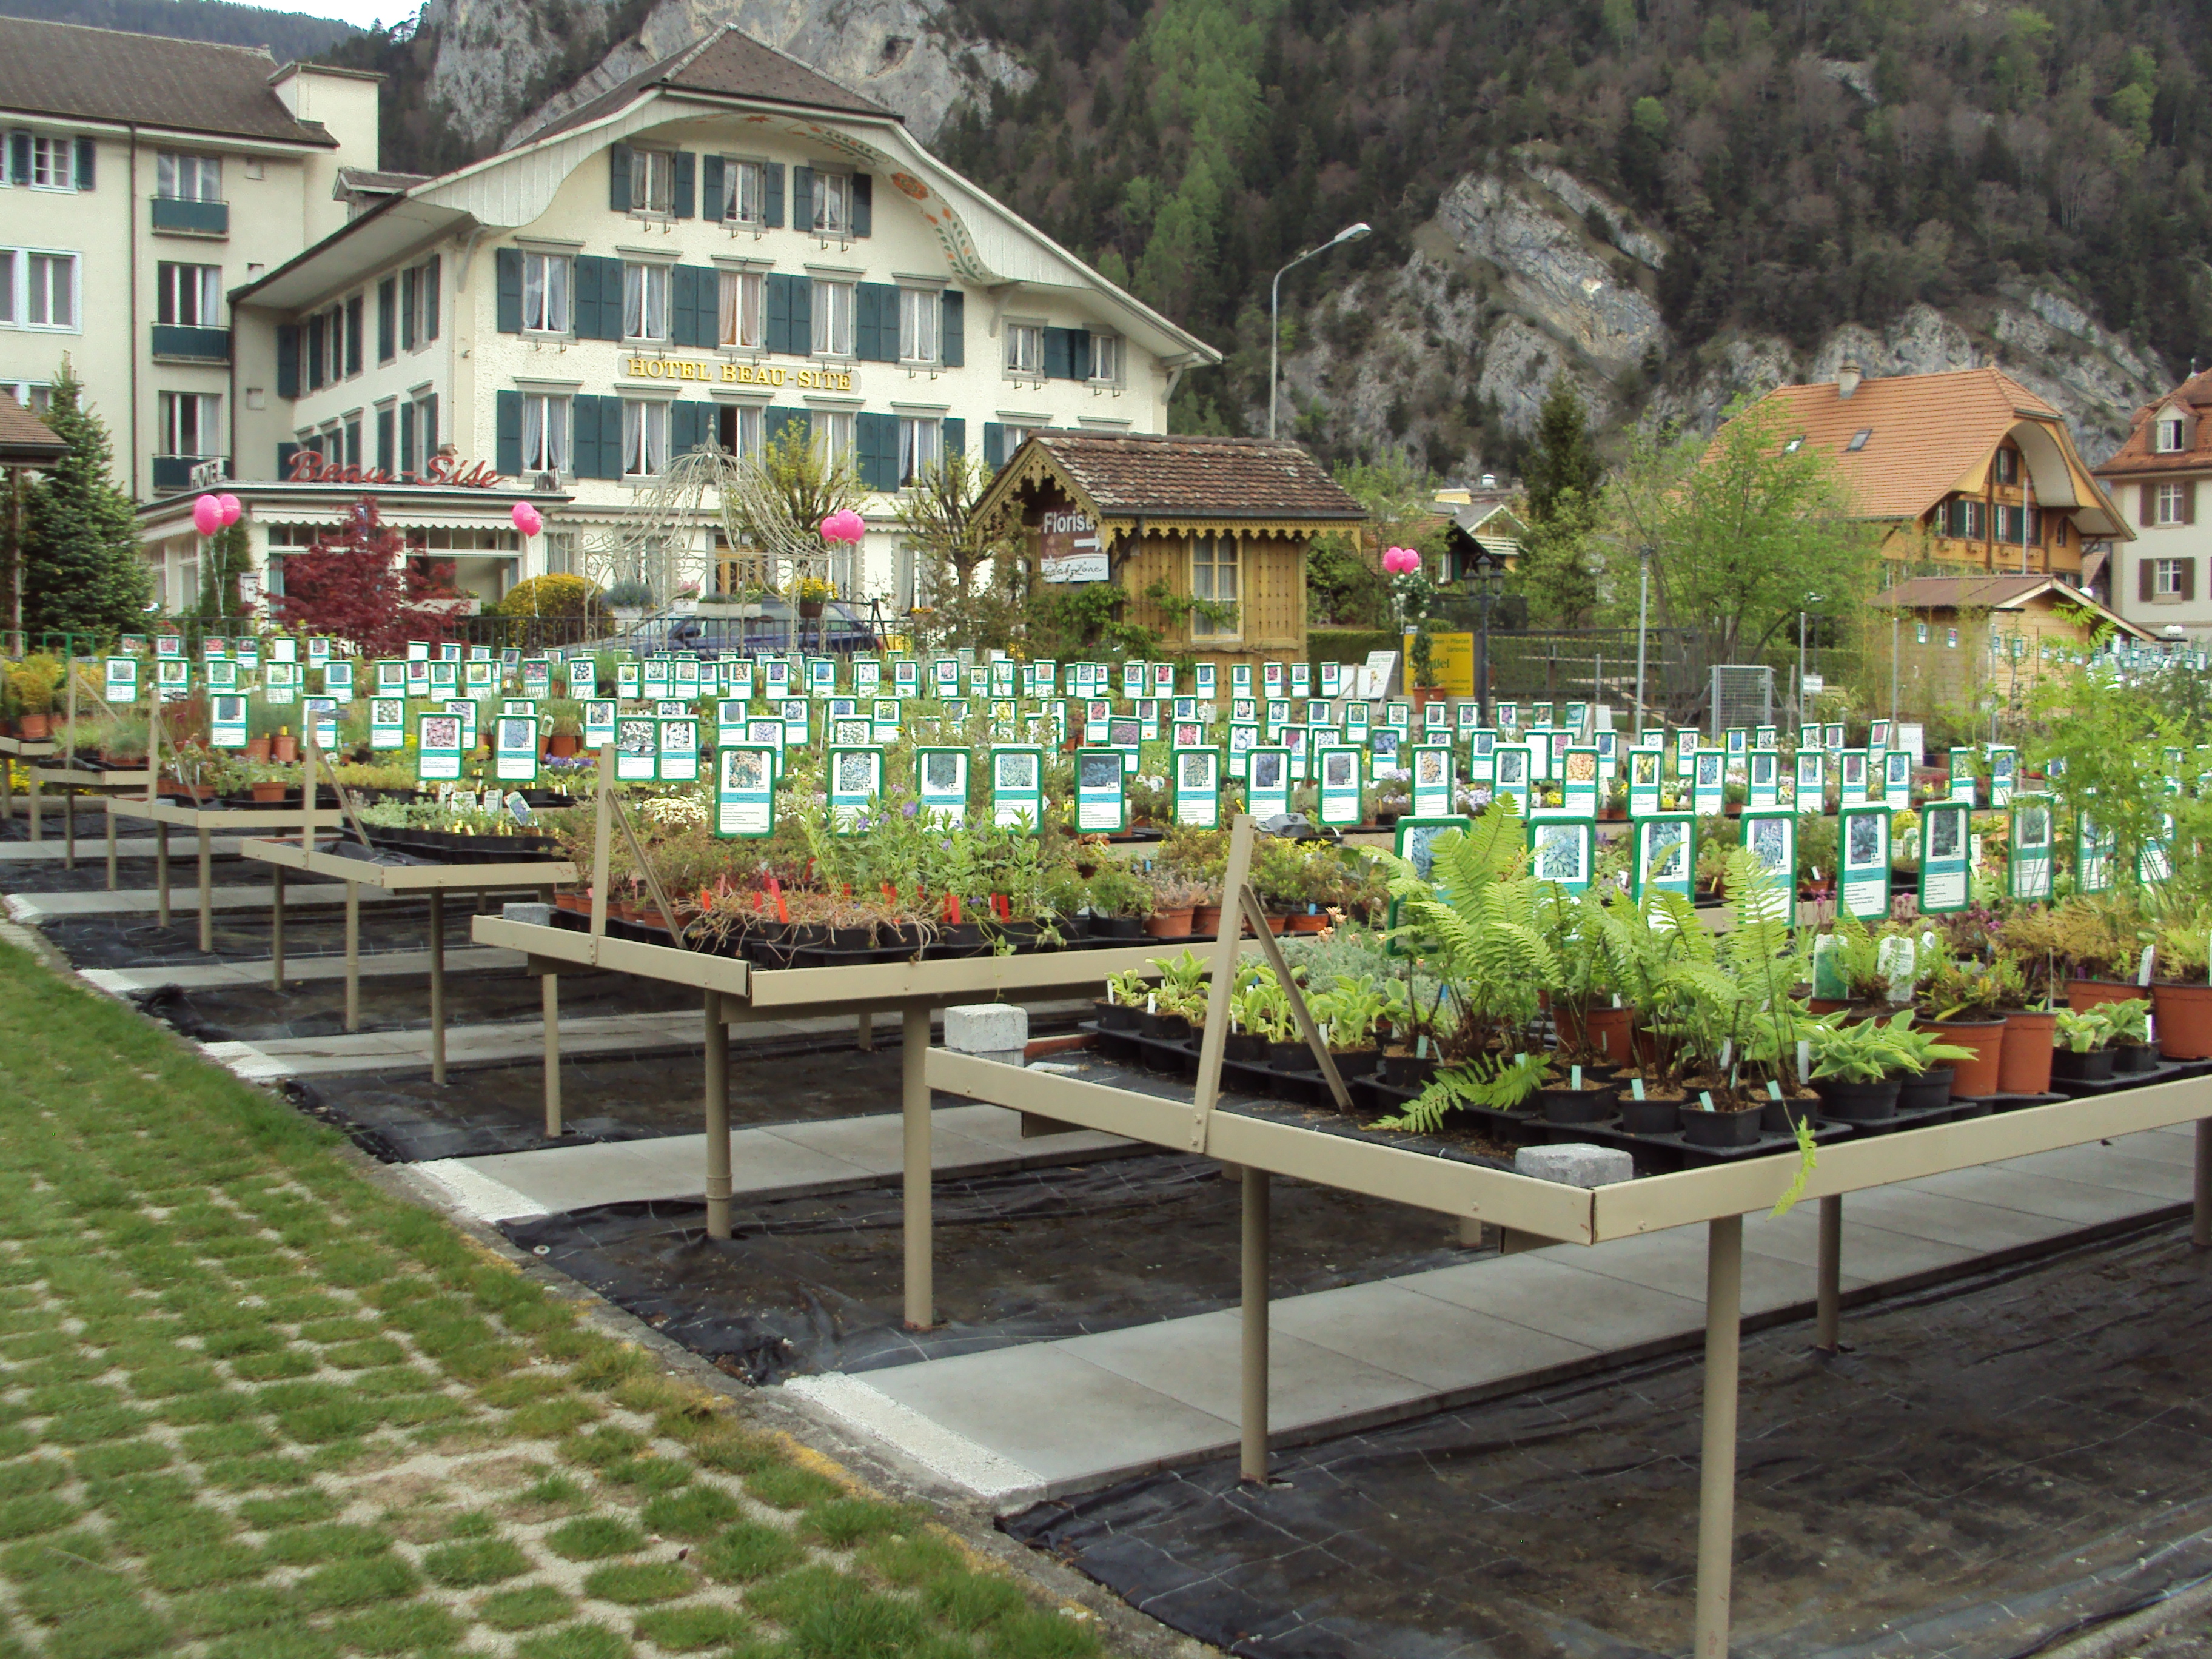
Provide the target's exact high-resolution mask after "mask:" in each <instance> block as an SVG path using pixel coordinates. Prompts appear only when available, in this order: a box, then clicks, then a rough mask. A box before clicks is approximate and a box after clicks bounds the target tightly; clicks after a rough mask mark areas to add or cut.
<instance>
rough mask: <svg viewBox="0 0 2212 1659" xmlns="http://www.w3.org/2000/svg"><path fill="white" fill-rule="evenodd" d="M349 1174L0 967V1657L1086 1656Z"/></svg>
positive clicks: (113, 1016)
mask: <svg viewBox="0 0 2212 1659" xmlns="http://www.w3.org/2000/svg"><path fill="white" fill-rule="evenodd" d="M460 1086H465V1085H460ZM340 1145H341V1143H340V1141H339V1139H338V1138H337V1135H336V1134H335V1133H332V1132H331V1131H329V1130H327V1129H325V1128H323V1127H319V1126H318V1125H316V1124H313V1123H312V1122H310V1121H307V1119H305V1118H302V1117H301V1116H300V1115H297V1114H295V1112H293V1111H292V1110H291V1109H289V1108H288V1107H287V1106H285V1105H284V1104H283V1103H281V1102H278V1101H276V1100H274V1099H272V1098H270V1097H269V1096H267V1095H264V1094H263V1093H261V1092H259V1091H256V1090H253V1089H252V1088H249V1087H247V1086H246V1085H244V1084H242V1083H240V1082H239V1081H237V1080H236V1079H234V1078H232V1077H231V1076H230V1075H229V1074H228V1073H224V1072H222V1071H220V1070H218V1069H216V1067H215V1066H211V1065H209V1064H207V1063H206V1062H204V1061H203V1060H200V1059H198V1058H197V1056H195V1055H193V1054H191V1053H190V1052H188V1051H187V1050H186V1049H185V1048H184V1047H183V1046H182V1045H180V1044H179V1042H176V1041H175V1040H174V1039H173V1037H171V1036H167V1034H165V1033H164V1032H162V1031H161V1030H158V1029H156V1028H155V1027H154V1026H152V1025H151V1024H148V1023H147V1022H145V1021H144V1020H143V1019H142V1018H139V1017H138V1016H137V1015H136V1014H134V1013H133V1012H131V1011H130V1010H129V1009H127V1008H125V1007H124V1006H120V1005H118V1004H117V1003H115V1002H112V1001H111V1000H107V999H106V998H104V997H100V996H98V995H95V994H92V993H91V992H88V991H85V990H82V989H80V988H78V987H75V986H73V985H71V984H70V983H67V982H66V981H63V980H61V979H59V978H58V977H57V976H55V975H53V974H52V973H51V972H49V971H48V970H47V969H46V968H45V967H44V966H43V965H41V964H40V963H39V962H38V961H36V960H35V959H34V958H33V957H31V956H29V955H27V954H26V953H25V952H23V951H19V950H17V949H15V948H14V947H12V946H9V945H0V1589H4V1603H5V1606H4V1613H0V1659H18V1656H23V1655H29V1654H46V1655H52V1656H54V1659H131V1656H134V1655H140V1654H163V1655H172V1654H174V1655H197V1656H206V1659H233V1656H234V1659H324V1656H337V1655H341V1654H365V1655H385V1654H398V1655H415V1654H430V1655H435V1654H444V1653H449V1652H450V1653H474V1654H487V1655H493V1654H503V1655H513V1656H517V1659H621V1656H627V1655H657V1654H709V1655H718V1654H719V1655H744V1656H754V1659H764V1656H768V1655H778V1656H782V1655H788V1656H792V1659H893V1656H901V1659H903V1656H919V1659H957V1656H971V1659H1063V1656H1065V1659H1077V1656H1083V1655H1087V1654H1091V1653H1094V1652H1097V1651H1098V1644H1097V1638H1096V1637H1095V1636H1094V1635H1093V1634H1092V1633H1091V1631H1090V1630H1089V1629H1087V1628H1086V1627H1085V1626H1083V1625H1081V1624H1079V1623H1077V1622H1074V1621H1073V1620H1069V1619H1067V1618H1066V1617H1063V1616H1061V1615H1060V1614H1059V1613H1055V1612H1054V1611H1052V1610H1050V1609H1048V1608H1047V1607H1042V1606H1041V1605H1039V1604H1037V1603H1036V1602H1035V1601H1032V1600H1031V1599H1030V1597H1029V1596H1028V1595H1026V1594H1024V1591H1023V1589H1021V1588H1020V1587H1019V1586H1018V1584H1017V1583H1015V1582H1014V1581H1013V1580H1012V1578H1010V1577H1006V1575H1004V1574H1001V1573H998V1572H996V1571H991V1570H989V1569H987V1568H983V1567H980V1566H979V1565H978V1564H977V1563H976V1562H975V1560H974V1559H971V1558H969V1557H967V1556H965V1555H964V1554H963V1552H962V1551H961V1550H960V1549H959V1548H958V1547H956V1545H955V1544H954V1543H953V1542H952V1541H951V1538H950V1535H949V1534H945V1533H943V1532H942V1531H939V1530H937V1529H935V1528H932V1527H931V1526H930V1525H929V1524H928V1523H927V1520H926V1517H925V1516H923V1515H922V1514H921V1513H919V1512H917V1511H915V1510H910V1509H905V1508H900V1507H895V1506H892V1505H888V1504H881V1503H878V1502H875V1501H872V1499H870V1498H868V1497H867V1496H866V1495H865V1494H860V1493H855V1492H853V1491H851V1490H849V1489H848V1486H846V1485H845V1484H844V1483H843V1482H842V1481H841V1480H837V1479H835V1478H830V1477H829V1472H828V1470H827V1466H824V1465H821V1464H820V1463H819V1460H815V1467H812V1468H809V1467H807V1462H808V1458H807V1455H806V1454H805V1452H804V1451H803V1450H800V1449H797V1448H795V1447H793V1446H792V1445H791V1444H790V1443H788V1442H786V1441H782V1440H780V1439H778V1438H776V1437H771V1436H769V1435H767V1434H763V1433H761V1432H759V1431H754V1430H751V1429H749V1428H748V1427H747V1426H746V1425H744V1422H743V1421H742V1420H741V1419H740V1418H739V1416H738V1413H737V1412H736V1411H735V1410H734V1409H733V1408H732V1406H731V1405H730V1403H729V1402H728V1401H725V1400H722V1399H720V1397H718V1396H716V1395H711V1394H709V1393H708V1392H706V1391H704V1390H702V1389H698V1388H696V1386H695V1385H692V1384H690V1383H684V1382H682V1381H681V1380H679V1379H678V1378H674V1377H671V1376H666V1375H665V1374H664V1373H663V1372H662V1370H661V1369H660V1367H659V1364H657V1363H656V1362H655V1360H654V1359H653V1357H652V1356H651V1355H650V1354H648V1353H647V1352H645V1351H643V1350H641V1349H640V1348H637V1347H635V1346H630V1345H627V1344H623V1343H619V1342H616V1341H612V1340H609V1339H607V1338H605V1337H604V1336H602V1335H600V1334H597V1333H595V1332H592V1331H591V1330H589V1329H587V1328H585V1327H584V1326H583V1325H582V1324H580V1322H579V1318H578V1313H577V1309H576V1306H575V1305H574V1304H569V1303H567V1302H564V1301H562V1299H560V1298H557V1297H554V1296H552V1295H550V1294H549V1293H548V1292H547V1291H544V1290H543V1289H541V1288H539V1287H538V1285H533V1284H532V1283H531V1282H530V1281H529V1280H528V1279H525V1278H523V1277H522V1276H521V1275H520V1273H517V1272H515V1271H514V1270H513V1267H510V1266H509V1265H508V1264H507V1263H506V1262H503V1261H500V1260H498V1259H497V1258H496V1257H495V1256H493V1255H490V1254H489V1252H487V1251H485V1250H484V1249H482V1248H481V1247H480V1246H479V1245H477V1243H475V1242H473V1241H471V1240H470V1239H469V1238H467V1237H465V1236H464V1235H463V1234H461V1233H459V1231H455V1230H454V1229H453V1228H452V1227H450V1226H448V1225H447V1224H446V1223H445V1222H444V1221H443V1220H441V1218H438V1217H436V1216H434V1215H432V1214H430V1213H428V1212H425V1211H422V1210H419V1209H416V1208H414V1207H412V1206H408V1205H406V1204H404V1203H402V1202H399V1201H398V1200H395V1199H392V1198H390V1197H387V1196H386V1195H385V1194H382V1193H381V1192H380V1191H379V1190H378V1189H377V1188H374V1187H373V1186H371V1185H370V1184H368V1182H365V1181H363V1180H362V1178H361V1177H360V1176H359V1175H357V1174H356V1173H355V1171H354V1170H352V1169H351V1168H349V1165H348V1164H347V1162H346V1161H345V1159H344V1158H342V1157H340V1156H339V1155H338V1152H339V1147H340Z"/></svg>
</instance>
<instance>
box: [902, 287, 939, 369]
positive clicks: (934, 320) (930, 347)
mask: <svg viewBox="0 0 2212 1659" xmlns="http://www.w3.org/2000/svg"><path fill="white" fill-rule="evenodd" d="M898 300H899V361H900V362H902V363H929V364H935V363H938V362H942V361H943V359H944V356H945V352H944V345H943V333H942V327H941V325H942V323H943V321H944V317H945V296H944V295H942V294H940V293H939V292H938V290H937V289H933V288H902V289H900V290H899V296H898Z"/></svg>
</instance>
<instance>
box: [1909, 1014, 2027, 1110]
mask: <svg viewBox="0 0 2212 1659" xmlns="http://www.w3.org/2000/svg"><path fill="white" fill-rule="evenodd" d="M1920 1029H1921V1030H1923V1031H1932V1032H1934V1033H1935V1034H1936V1036H1937V1037H1939V1038H1941V1039H1942V1041H1943V1042H1952V1043H1956V1044H1957V1045H1958V1046H1959V1047H1960V1048H1971V1049H1972V1050H1973V1058H1972V1060H1954V1061H1953V1062H1952V1068H1951V1069H1952V1082H1951V1092H1952V1093H1953V1094H1954V1095H1966V1096H1972V1097H1978V1096H1982V1095H1994V1094H1996V1093H1999V1092H2000V1090H1999V1088H1998V1085H1997V1072H1998V1068H1999V1066H2000V1065H2001V1064H2002V1060H2003V1057H2004V1035H2005V1023H2004V1021H2002V1020H2001V1019H1953V1020H1934V1019H1931V1020H1926V1021H1923V1022H1922V1024H1921V1027H1920ZM2050 1040H2051V1039H2050V1036H2049V1035H2048V1034H2045V1037H2044V1041H2045V1042H2046V1043H2047V1042H2050ZM2038 1092H2040V1091H2038Z"/></svg>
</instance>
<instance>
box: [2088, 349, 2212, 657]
mask: <svg viewBox="0 0 2212 1659" xmlns="http://www.w3.org/2000/svg"><path fill="white" fill-rule="evenodd" d="M2208 414H2212V371H2207V372H2206V373H2204V374H2193V375H2191V377H2190V378H2189V379H2188V380H2184V381H2183V382H2182V383H2181V384H2180V385H2179V386H2176V387H2174V389H2173V390H2172V391H2171V392H2167V393H2166V396H2165V397H2163V398H2160V399H2159V400H2158V401H2157V402H2156V403H2153V404H2144V405H2143V406H2142V408H2141V409H2139V410H2136V418H2135V425H2134V427H2133V428H2131V429H2130V432H2129V433H2128V440H2127V441H2126V442H2125V443H2124V444H2122V445H2121V446H2120V447H2119V450H2118V453H2116V454H2114V455H2113V457H2112V459H2110V460H2109V461H2106V463H2105V464H2104V465H2102V466H2100V467H2099V468H2097V470H2096V471H2097V477H2099V478H2100V479H2101V480H2103V481H2104V483H2105V484H2106V488H2107V489H2110V490H2111V491H2112V495H2114V496H2115V497H2116V498H2117V499H2118V501H2119V503H2120V508H2121V511H2122V512H2123V513H2125V514H2126V515H2127V516H2128V517H2129V518H2130V519H2131V520H2133V521H2134V526H2135V532H2136V536H2135V543H2134V545H2132V546H2130V547H2129V548H2127V549H2126V550H2124V552H2123V553H2121V554H2120V555H2119V556H2118V557H2117V558H2116V559H2115V561H2114V563H2113V569H2112V587H2111V592H2112V608H2113V609H2114V610H2116V611H2118V612H2119V613H2120V614H2121V615H2122V616H2124V617H2126V618H2127V619H2128V620H2129V621H2130V622H2132V623H2137V624H2139V625H2140V626H2142V627H2143V628H2145V629H2149V630H2150V631H2151V632H2153V633H2154V634H2158V635H2162V636H2163V637H2166V638H2168V639H2173V638H2179V637H2182V636H2187V637H2189V638H2192V639H2200V640H2201V639H2205V638H2212V568H2208V566H2207V560H2208V558H2212V501H2207V502H2206V503H2205V514H2206V521H2205V522H2204V523H2203V524H2201V525H2200V524H2199V523H2198V522H2197V486H2198V484H2199V483H2202V482H2203V481H2204V480H2205V479H2207V478H2212V421H2208V420H2207V419H2206V418H2205V417H2206V416H2207V415H2208Z"/></svg>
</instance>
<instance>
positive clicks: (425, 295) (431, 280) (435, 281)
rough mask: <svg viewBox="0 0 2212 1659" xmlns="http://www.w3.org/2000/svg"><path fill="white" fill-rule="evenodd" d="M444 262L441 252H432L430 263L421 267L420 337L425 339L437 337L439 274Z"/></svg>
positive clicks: (439, 307) (439, 303) (439, 306)
mask: <svg viewBox="0 0 2212 1659" xmlns="http://www.w3.org/2000/svg"><path fill="white" fill-rule="evenodd" d="M445 264H446V258H445V256H444V255H443V254H441V253H434V254H432V255H431V256H430V263H429V264H427V265H425V266H423V267H422V337H423V338H424V339H426V340H435V339H436V338H437V337H438V313H439V311H440V309H441V301H440V300H439V298H438V295H439V293H440V291H441V289H440V283H439V276H440V273H441V271H442V270H444V268H445Z"/></svg>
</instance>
